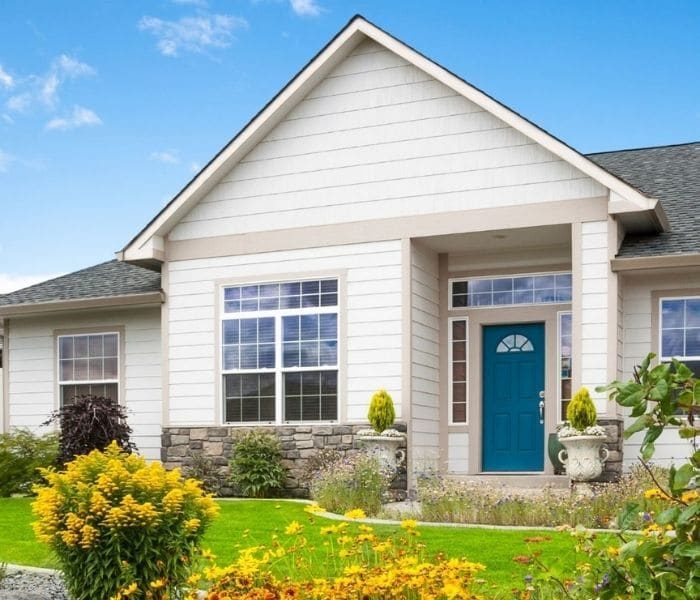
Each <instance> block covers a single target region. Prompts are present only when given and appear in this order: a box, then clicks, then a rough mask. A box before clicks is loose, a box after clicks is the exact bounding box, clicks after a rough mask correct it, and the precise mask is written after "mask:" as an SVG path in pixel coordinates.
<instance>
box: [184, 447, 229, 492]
mask: <svg viewBox="0 0 700 600" xmlns="http://www.w3.org/2000/svg"><path fill="white" fill-rule="evenodd" d="M185 460H186V462H185V463H184V465H183V467H182V473H183V475H184V476H185V477H191V478H192V479H196V480H197V481H199V482H200V483H201V484H202V489H203V490H204V491H206V492H208V493H210V494H214V495H218V493H219V492H220V491H221V487H222V485H221V484H222V476H221V474H220V473H219V469H218V467H217V466H216V465H215V464H214V459H213V458H212V457H211V456H207V455H206V454H204V453H203V452H191V453H190V455H189V457H187V459H185Z"/></svg>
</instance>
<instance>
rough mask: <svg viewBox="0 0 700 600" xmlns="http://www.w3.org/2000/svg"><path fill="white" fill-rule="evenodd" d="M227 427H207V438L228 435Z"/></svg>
mask: <svg viewBox="0 0 700 600" xmlns="http://www.w3.org/2000/svg"><path fill="white" fill-rule="evenodd" d="M228 434H229V429H228V427H210V428H209V439H211V437H212V436H214V437H222V438H224V437H228Z"/></svg>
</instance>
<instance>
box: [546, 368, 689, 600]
mask: <svg viewBox="0 0 700 600" xmlns="http://www.w3.org/2000/svg"><path fill="white" fill-rule="evenodd" d="M653 358H654V354H649V355H648V356H647V357H646V358H645V359H644V361H643V362H642V364H641V365H640V366H639V367H638V368H637V369H635V373H634V379H633V380H632V381H628V382H626V383H622V382H619V381H614V382H612V383H611V384H610V385H608V386H607V387H605V388H600V390H599V391H607V392H609V393H610V397H611V398H613V399H615V400H616V401H617V403H618V404H620V405H621V406H623V407H626V408H628V409H631V416H632V417H636V421H635V422H634V423H633V424H632V425H631V426H630V427H629V428H627V429H626V430H625V437H626V438H628V437H630V436H631V435H633V434H635V433H638V432H644V439H643V441H642V446H641V457H640V460H641V463H642V465H643V467H644V468H645V469H646V470H648V472H649V475H650V477H651V478H652V480H653V485H652V486H651V487H650V488H649V489H648V490H646V491H645V493H644V494H643V495H640V496H639V497H638V498H637V499H635V500H634V501H632V502H629V503H628V504H627V505H626V506H625V507H624V509H623V510H622V512H621V513H620V516H619V519H618V523H619V526H620V527H621V528H622V530H623V531H622V532H621V533H620V534H619V536H618V537H619V544H616V545H612V546H608V547H607V548H605V549H601V548H600V544H598V543H597V541H596V536H595V535H594V534H592V533H590V532H578V533H577V534H576V535H577V537H578V539H579V547H578V549H579V551H580V552H582V553H583V555H584V556H586V557H587V560H586V562H583V563H581V564H580V565H579V566H578V573H575V574H573V576H571V574H568V576H567V575H566V574H564V575H563V576H562V575H561V574H557V572H556V567H555V566H553V565H541V567H542V569H543V575H541V576H540V577H539V579H538V581H541V584H538V585H537V586H535V589H534V590H533V591H534V592H537V594H538V595H535V596H533V597H544V591H546V590H551V589H553V588H557V586H558V589H560V590H564V591H565V592H566V596H565V597H569V598H581V599H583V598H585V599H588V598H600V599H601V600H612V599H613V598H639V599H642V598H645V599H646V598H659V599H661V598H663V599H664V600H665V599H669V600H676V599H680V600H690V599H695V598H700V492H699V491H698V487H699V486H700V450H698V448H697V437H698V435H700V427H698V425H697V424H696V421H695V419H696V416H695V415H696V414H698V413H700V380H698V379H695V377H694V376H693V373H692V372H691V370H690V369H689V368H688V367H687V366H685V365H684V364H682V363H680V362H679V361H677V360H674V361H673V362H672V363H666V364H660V365H658V366H656V367H653V368H651V361H652V360H653ZM668 426H672V427H677V432H678V435H679V436H680V437H681V438H682V439H684V440H688V442H689V443H688V449H689V451H690V453H691V455H690V457H689V458H688V460H687V462H685V463H684V464H683V465H681V466H680V467H672V468H671V469H670V470H669V472H668V477H667V479H666V481H665V483H662V479H661V478H659V477H657V476H656V475H655V474H654V472H653V471H652V469H651V467H650V465H649V462H648V461H649V460H650V459H651V458H652V457H653V455H654V450H655V447H654V443H655V441H656V440H657V439H658V438H659V436H660V435H661V434H662V432H663V431H664V429H665V428H666V427H668ZM649 502H655V503H657V505H656V510H651V509H650V507H649ZM640 516H641V517H642V521H643V525H642V532H641V535H640V534H639V533H638V532H636V531H632V532H628V531H626V530H629V529H636V528H637V527H638V525H637V524H638V520H639V517H640ZM566 580H569V581H574V582H575V583H572V584H571V585H569V586H567V585H566V584H565V582H566ZM538 587H539V588H541V590H542V591H543V593H540V590H538V589H537V588H538Z"/></svg>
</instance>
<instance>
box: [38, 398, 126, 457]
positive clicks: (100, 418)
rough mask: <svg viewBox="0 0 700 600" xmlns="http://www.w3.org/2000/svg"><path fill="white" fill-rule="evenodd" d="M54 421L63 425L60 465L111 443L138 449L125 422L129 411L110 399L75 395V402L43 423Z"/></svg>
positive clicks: (60, 443)
mask: <svg viewBox="0 0 700 600" xmlns="http://www.w3.org/2000/svg"><path fill="white" fill-rule="evenodd" d="M55 421H58V423H59V424H60V426H61V432H60V434H59V451H58V464H59V465H65V464H67V463H68V462H70V461H71V460H73V459H74V458H75V457H76V456H80V455H82V454H88V453H89V452H91V451H92V450H104V449H105V448H106V447H107V446H108V445H109V444H110V443H112V442H115V443H116V444H117V446H118V447H119V448H121V449H122V450H124V451H125V452H131V451H133V450H136V445H135V444H134V443H133V442H131V440H130V438H129V436H130V435H131V427H129V426H128V425H127V423H126V410H125V409H124V407H123V406H121V405H120V404H119V403H118V402H116V401H115V400H112V399H111V398H103V397H100V396H81V397H79V398H76V399H75V401H74V402H73V403H72V404H68V405H66V406H63V407H62V408H61V409H59V410H57V411H55V412H54V413H53V414H52V415H51V417H50V418H49V420H48V421H46V423H44V425H48V424H50V423H53V422H55Z"/></svg>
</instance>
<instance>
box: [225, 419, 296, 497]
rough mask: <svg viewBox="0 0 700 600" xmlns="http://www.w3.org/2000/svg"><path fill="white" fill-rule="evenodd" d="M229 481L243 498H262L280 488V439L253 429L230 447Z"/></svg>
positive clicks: (282, 476) (282, 482) (282, 468)
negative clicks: (231, 451)
mask: <svg viewBox="0 0 700 600" xmlns="http://www.w3.org/2000/svg"><path fill="white" fill-rule="evenodd" d="M230 466H231V481H232V482H233V484H234V485H235V486H236V487H237V488H238V489H239V490H240V491H241V493H242V494H243V495H244V496H248V497H251V498H265V497H266V496H269V495H271V494H274V493H276V492H277V491H278V490H280V489H281V488H282V485H283V484H284V478H285V469H284V467H283V466H282V449H281V445H280V441H279V438H278V437H277V436H276V435H275V434H273V433H267V432H265V431H258V430H256V429H253V430H251V431H248V432H246V433H243V434H241V435H240V436H239V437H238V438H237V439H236V440H235V441H234V443H233V455H232V457H231V461H230Z"/></svg>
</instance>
